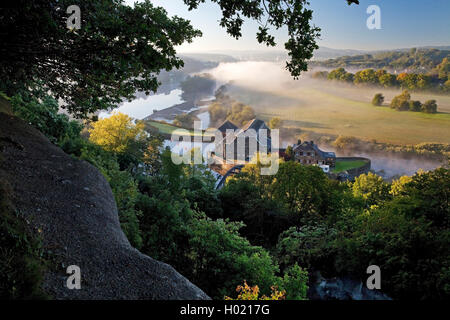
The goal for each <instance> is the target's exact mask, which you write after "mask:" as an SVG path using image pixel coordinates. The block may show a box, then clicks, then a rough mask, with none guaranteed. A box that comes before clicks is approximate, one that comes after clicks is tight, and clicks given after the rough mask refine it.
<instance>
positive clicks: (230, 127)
mask: <svg viewBox="0 0 450 320" xmlns="http://www.w3.org/2000/svg"><path fill="white" fill-rule="evenodd" d="M237 129H239V128H238V127H237V126H236V125H235V124H234V123H233V122H231V121H230V120H225V121H224V122H223V123H222V124H221V125H220V126H219V127H218V128H217V130H219V131H220V132H222V133H226V132H227V130H237Z"/></svg>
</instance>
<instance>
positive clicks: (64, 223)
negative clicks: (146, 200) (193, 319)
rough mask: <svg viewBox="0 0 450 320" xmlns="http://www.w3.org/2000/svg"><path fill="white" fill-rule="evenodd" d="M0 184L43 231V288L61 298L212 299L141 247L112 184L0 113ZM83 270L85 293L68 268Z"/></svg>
mask: <svg viewBox="0 0 450 320" xmlns="http://www.w3.org/2000/svg"><path fill="white" fill-rule="evenodd" d="M0 179H2V180H4V181H5V180H6V182H8V183H9V184H10V185H11V186H12V188H13V193H14V196H13V197H14V198H13V199H12V201H13V202H14V204H15V207H16V208H17V209H18V210H20V211H21V212H22V213H23V214H24V215H25V217H26V219H27V220H29V221H31V223H32V224H33V226H34V227H35V228H36V229H37V228H38V229H39V231H40V233H41V235H42V239H43V245H44V249H45V250H46V251H47V252H48V253H49V254H50V257H51V260H50V263H49V266H48V268H47V269H48V270H47V272H46V274H45V280H44V284H43V288H44V290H45V292H47V293H48V294H49V295H50V296H51V297H53V298H54V299H164V300H165V299H209V298H208V296H207V295H206V294H205V293H204V292H203V291H201V290H200V289H199V288H197V287H196V286H195V285H193V284H192V283H190V282H189V281H188V280H187V279H186V278H184V277H183V276H182V275H180V274H179V273H178V272H177V271H175V270H174V269H173V268H172V267H171V266H169V265H167V264H165V263H162V262H159V261H156V260H154V259H152V258H150V257H148V256H146V255H144V254H142V253H140V252H139V251H138V250H136V249H134V248H133V247H132V246H131V245H130V243H129V242H128V240H127V238H126V237H125V235H124V233H123V232H122V230H121V228H120V224H119V219H118V214H117V207H116V204H115V201H114V197H113V194H112V192H111V189H110V187H109V184H108V182H107V181H106V179H105V178H104V177H103V175H102V174H101V173H100V172H99V171H98V170H97V169H96V168H95V167H93V166H92V165H90V164H89V163H87V162H84V161H79V160H77V159H73V158H72V157H70V156H68V155H67V154H65V153H64V152H63V151H62V150H61V149H59V148H58V147H57V146H55V145H53V144H52V143H50V141H49V140H48V139H47V138H46V137H45V136H44V135H43V134H41V133H40V132H39V131H38V130H36V129H34V128H33V127H31V126H30V125H28V124H27V123H25V122H24V121H22V120H20V119H18V118H16V117H14V116H11V115H8V114H5V113H1V112H0ZM70 265H77V266H79V267H80V269H81V289H80V290H77V289H73V290H69V289H68V288H67V287H66V280H67V277H68V276H69V274H66V268H67V267H68V266H70Z"/></svg>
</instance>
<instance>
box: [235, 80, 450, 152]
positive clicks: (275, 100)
mask: <svg viewBox="0 0 450 320" xmlns="http://www.w3.org/2000/svg"><path fill="white" fill-rule="evenodd" d="M377 92H382V93H383V94H384V95H385V97H386V102H385V104H387V103H388V102H390V100H391V99H392V98H393V97H394V96H395V95H397V94H399V93H400V90H397V91H392V90H390V91H389V90H383V89H379V88H374V89H361V88H357V87H345V86H336V85H334V84H333V83H331V82H328V81H322V82H317V81H303V82H302V81H300V82H299V83H298V84H297V85H287V86H286V87H285V88H281V89H278V90H276V91H275V90H265V91H263V90H257V89H251V88H243V87H233V88H232V89H231V90H230V91H229V93H230V95H231V96H232V97H234V98H235V99H237V100H240V101H242V102H244V103H246V104H249V105H250V106H252V107H253V108H254V109H255V111H256V113H257V116H258V117H259V118H261V119H263V120H266V121H267V120H269V119H270V118H272V117H274V116H277V117H280V118H281V119H283V122H284V126H285V127H292V128H300V129H303V130H307V131H314V132H318V133H324V134H333V135H346V136H355V137H358V138H362V139H367V140H371V139H376V140H377V141H379V142H389V143H394V144H417V143H421V142H437V143H450V96H440V95H433V94H415V93H412V99H414V100H421V101H422V102H424V101H426V100H429V99H436V100H437V103H438V111H439V113H437V114H424V113H420V112H398V111H395V110H392V109H390V108H389V107H387V106H385V107H374V106H372V104H371V103H370V101H371V100H372V98H373V95H374V94H375V93H377Z"/></svg>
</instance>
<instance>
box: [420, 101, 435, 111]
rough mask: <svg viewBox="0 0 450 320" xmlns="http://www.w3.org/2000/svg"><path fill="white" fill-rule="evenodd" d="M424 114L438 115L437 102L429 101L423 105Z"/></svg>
mask: <svg viewBox="0 0 450 320" xmlns="http://www.w3.org/2000/svg"><path fill="white" fill-rule="evenodd" d="M422 112H425V113H436V112H437V104H436V100H428V101H426V102H425V103H424V104H423V105H422Z"/></svg>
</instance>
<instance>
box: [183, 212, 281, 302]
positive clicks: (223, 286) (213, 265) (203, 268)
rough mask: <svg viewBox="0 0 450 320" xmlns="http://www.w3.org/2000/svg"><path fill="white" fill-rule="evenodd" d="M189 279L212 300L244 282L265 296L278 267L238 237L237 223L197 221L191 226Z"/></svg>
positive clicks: (269, 258)
mask: <svg viewBox="0 0 450 320" xmlns="http://www.w3.org/2000/svg"><path fill="white" fill-rule="evenodd" d="M192 223H193V224H192V232H193V235H192V238H191V239H190V240H189V247H190V248H191V260H190V263H191V265H192V268H193V272H192V276H191V277H190V279H191V280H192V281H193V282H194V283H195V284H197V285H198V286H199V287H200V288H202V289H204V290H205V291H206V292H207V293H208V294H210V295H211V296H212V297H216V298H222V297H224V296H225V295H229V294H230V293H232V292H233V291H234V289H235V288H236V286H237V285H239V284H240V283H242V281H243V280H247V281H248V282H249V283H251V284H258V286H259V287H260V288H261V292H262V293H265V294H268V293H269V292H270V287H271V286H272V284H274V283H275V281H276V277H275V274H276V272H277V271H278V267H277V265H276V263H275V262H274V261H273V259H272V258H271V257H270V255H269V253H268V252H267V251H266V250H264V249H262V248H261V247H255V246H252V245H251V244H250V243H249V242H248V240H246V239H245V238H243V237H241V236H240V235H239V233H238V231H239V229H240V228H241V227H242V223H239V222H226V221H224V220H221V219H219V220H215V221H214V220H211V219H209V218H206V217H204V218H201V217H200V218H198V219H195V220H193V222H192Z"/></svg>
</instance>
